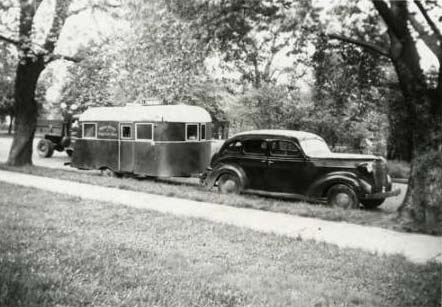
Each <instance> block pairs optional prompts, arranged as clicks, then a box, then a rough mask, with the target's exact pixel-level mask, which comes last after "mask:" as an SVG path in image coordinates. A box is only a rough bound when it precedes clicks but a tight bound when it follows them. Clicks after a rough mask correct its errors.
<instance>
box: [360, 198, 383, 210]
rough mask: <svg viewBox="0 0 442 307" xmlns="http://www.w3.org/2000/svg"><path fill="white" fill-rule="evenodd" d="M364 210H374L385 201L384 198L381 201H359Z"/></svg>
mask: <svg viewBox="0 0 442 307" xmlns="http://www.w3.org/2000/svg"><path fill="white" fill-rule="evenodd" d="M360 201H361V203H362V205H363V206H364V208H366V209H374V208H377V207H379V206H380V205H382V204H383V203H384V201H385V198H383V199H382V198H381V199H361V200H360Z"/></svg>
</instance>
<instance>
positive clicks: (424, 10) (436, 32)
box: [414, 0, 442, 44]
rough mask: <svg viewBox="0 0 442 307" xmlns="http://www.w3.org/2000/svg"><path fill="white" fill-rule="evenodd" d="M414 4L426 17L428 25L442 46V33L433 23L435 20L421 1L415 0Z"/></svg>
mask: <svg viewBox="0 0 442 307" xmlns="http://www.w3.org/2000/svg"><path fill="white" fill-rule="evenodd" d="M414 3H415V4H416V6H417V7H418V8H419V11H420V12H421V13H422V15H423V16H424V18H425V20H426V21H427V23H428V25H429V26H430V28H431V30H433V32H434V34H435V35H436V37H437V39H438V40H439V42H441V44H442V33H441V32H440V30H439V28H438V27H437V26H436V24H435V23H434V22H433V20H432V19H431V18H430V16H429V15H428V13H427V10H426V9H425V8H424V6H423V5H422V2H420V0H414Z"/></svg>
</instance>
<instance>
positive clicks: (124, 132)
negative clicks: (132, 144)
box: [121, 125, 132, 139]
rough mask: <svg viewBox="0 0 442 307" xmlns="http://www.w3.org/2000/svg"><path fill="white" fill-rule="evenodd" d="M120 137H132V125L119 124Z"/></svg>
mask: <svg viewBox="0 0 442 307" xmlns="http://www.w3.org/2000/svg"><path fill="white" fill-rule="evenodd" d="M121 138H122V139H131V138H132V127H131V126H130V125H121Z"/></svg>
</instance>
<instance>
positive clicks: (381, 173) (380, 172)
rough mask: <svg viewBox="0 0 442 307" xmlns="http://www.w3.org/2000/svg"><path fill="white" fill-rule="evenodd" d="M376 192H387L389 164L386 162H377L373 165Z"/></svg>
mask: <svg viewBox="0 0 442 307" xmlns="http://www.w3.org/2000/svg"><path fill="white" fill-rule="evenodd" d="M373 176H374V191H373V192H385V189H386V188H387V185H388V183H387V180H388V179H387V164H386V163H385V161H382V160H376V161H375V162H374V165H373Z"/></svg>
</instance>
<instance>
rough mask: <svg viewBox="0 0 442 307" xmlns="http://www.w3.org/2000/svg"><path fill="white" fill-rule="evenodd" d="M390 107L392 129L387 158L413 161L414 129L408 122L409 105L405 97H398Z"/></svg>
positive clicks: (389, 117) (389, 116)
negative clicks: (412, 129)
mask: <svg viewBox="0 0 442 307" xmlns="http://www.w3.org/2000/svg"><path fill="white" fill-rule="evenodd" d="M398 99H399V100H400V101H391V102H390V104H389V107H388V123H389V127H390V129H389V130H390V131H389V134H388V138H387V159H388V160H402V161H407V162H410V161H411V156H412V151H413V142H412V131H411V129H410V126H409V124H408V122H409V121H408V114H409V110H408V108H407V107H408V106H409V104H407V103H405V101H404V98H403V97H402V95H401V97H400V98H396V99H395V100H398Z"/></svg>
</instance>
